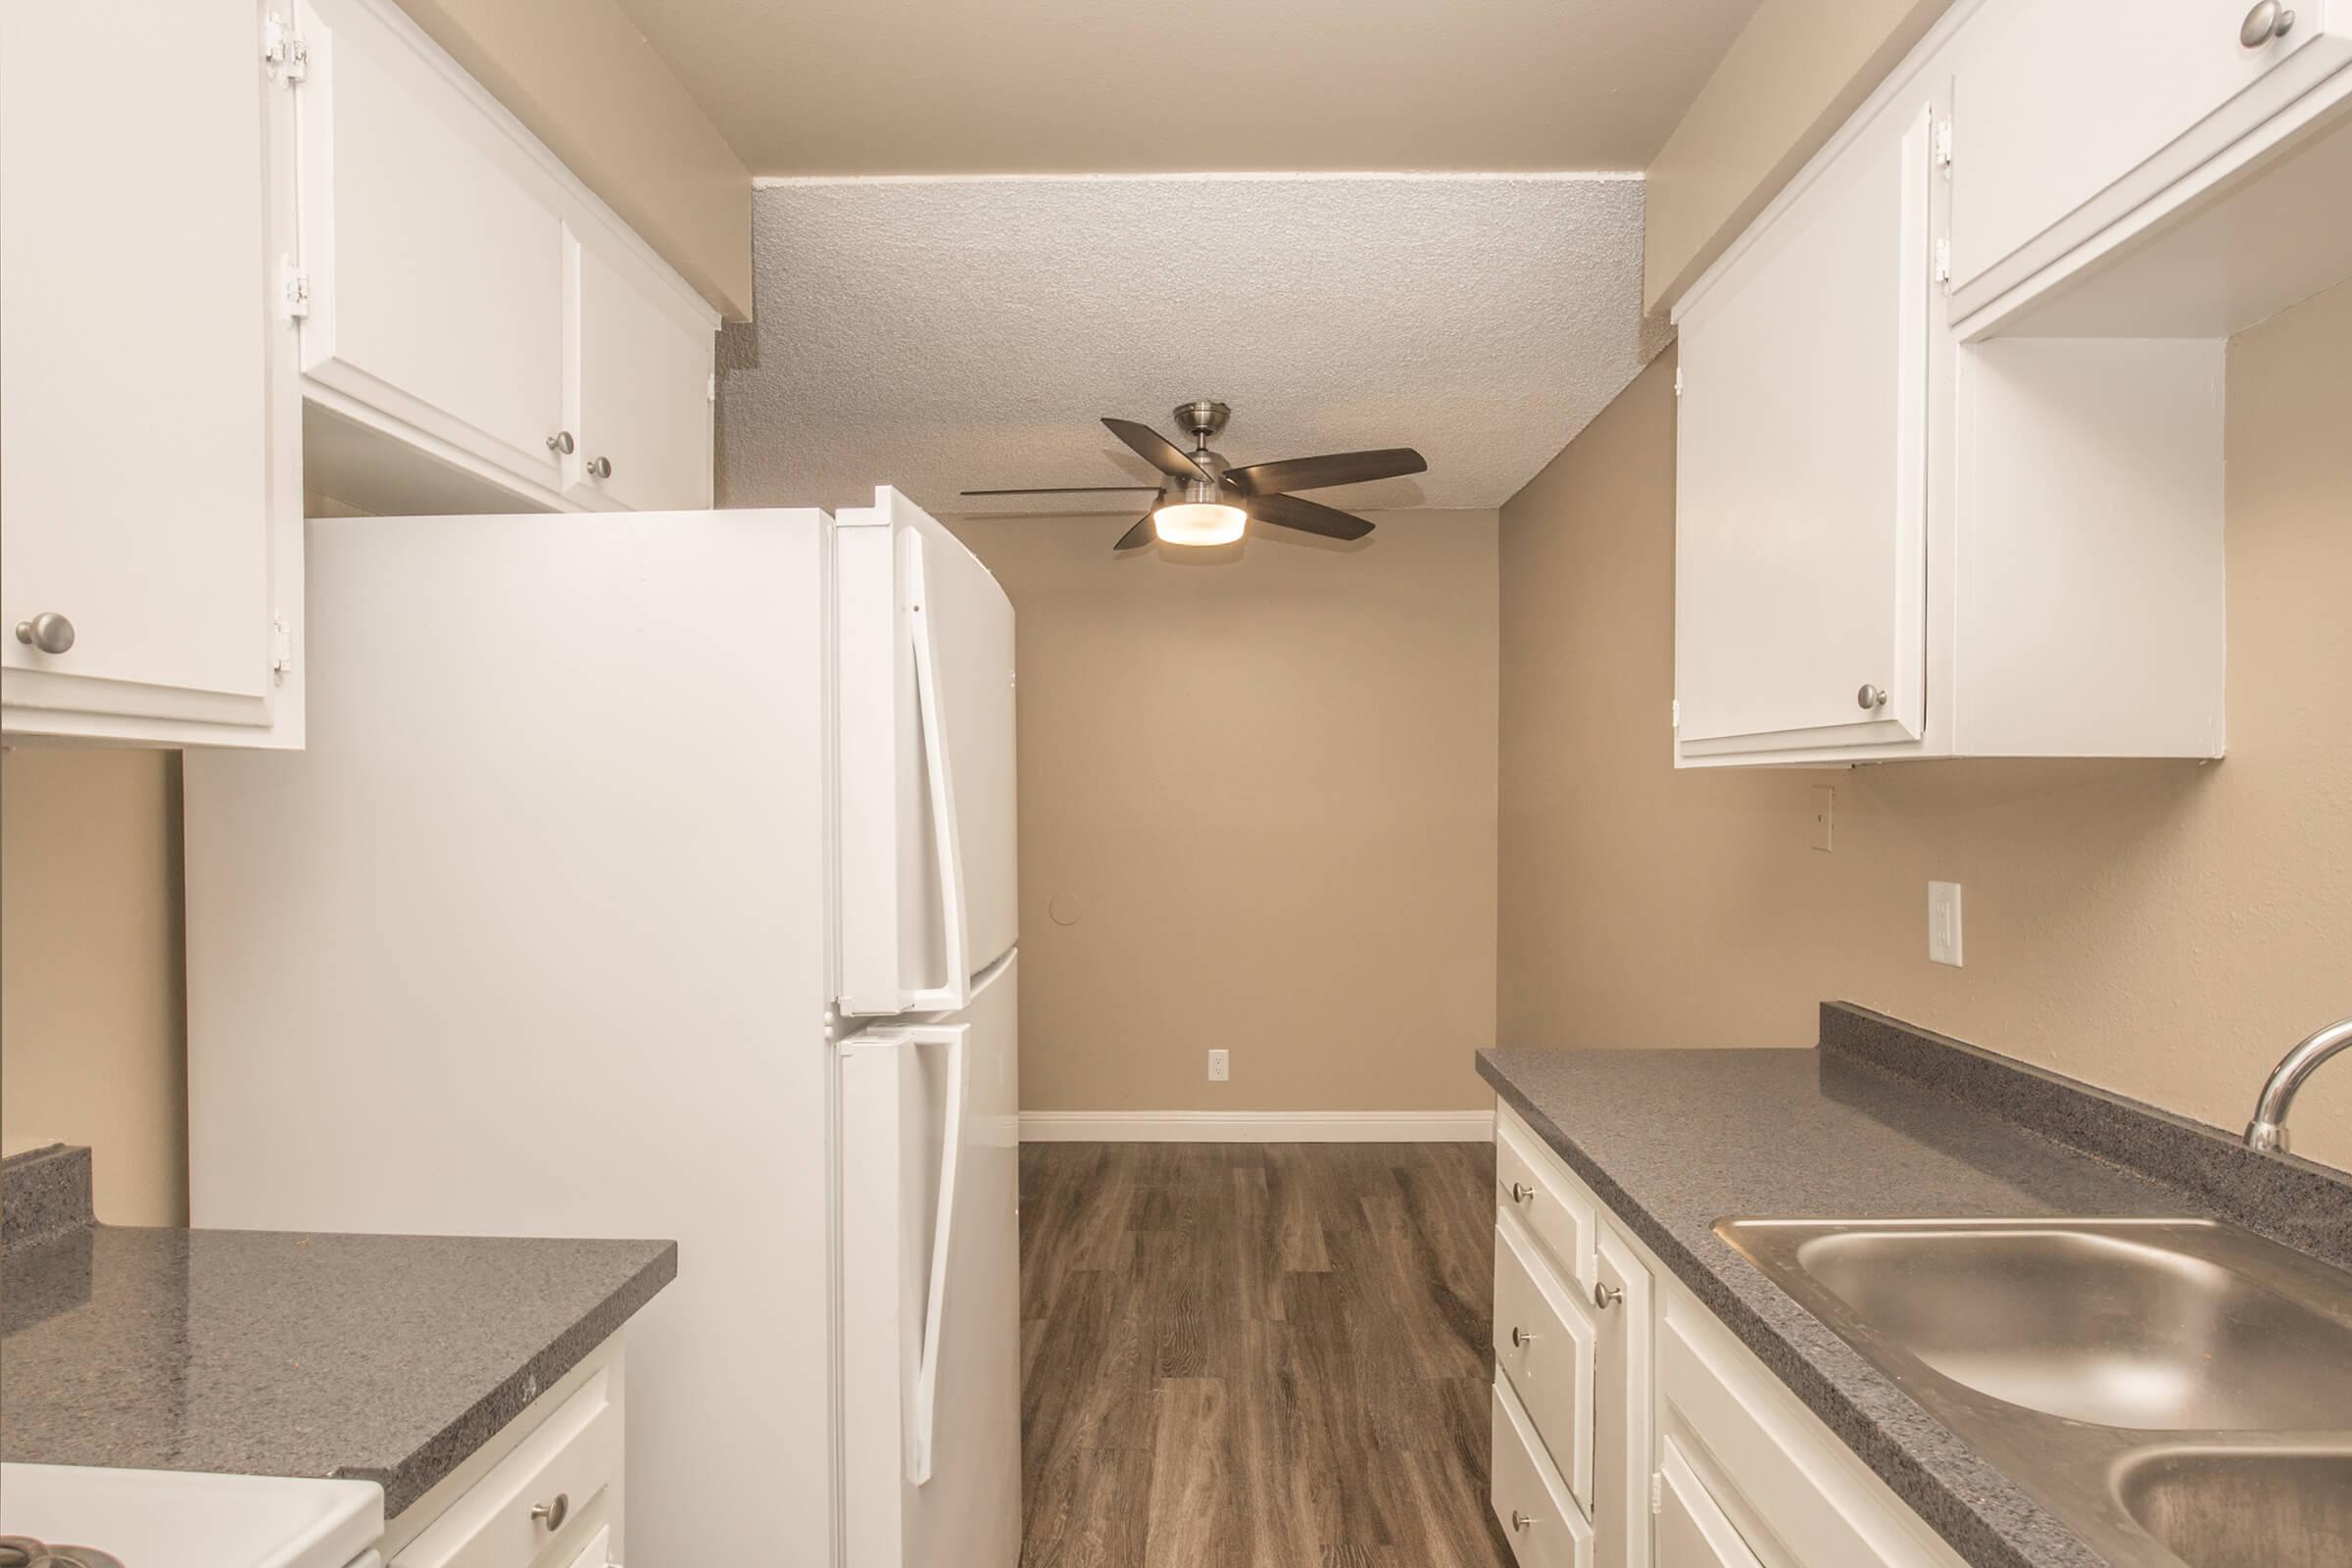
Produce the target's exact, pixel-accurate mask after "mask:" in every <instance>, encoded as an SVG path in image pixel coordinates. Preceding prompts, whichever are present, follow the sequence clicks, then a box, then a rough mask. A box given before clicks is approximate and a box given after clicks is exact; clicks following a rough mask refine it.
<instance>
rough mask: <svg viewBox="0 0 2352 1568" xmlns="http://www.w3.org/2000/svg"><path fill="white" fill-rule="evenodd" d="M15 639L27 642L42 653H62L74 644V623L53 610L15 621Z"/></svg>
mask: <svg viewBox="0 0 2352 1568" xmlns="http://www.w3.org/2000/svg"><path fill="white" fill-rule="evenodd" d="M17 641H19V642H21V643H29V644H31V645H32V646H33V647H35V648H38V649H39V650H40V651H41V652H42V653H44V654H62V653H64V652H65V651H66V650H67V649H69V648H71V647H73V622H72V621H70V620H68V619H67V618H66V617H65V616H63V615H61V614H59V613H57V612H56V611H54V610H44V611H42V612H41V613H39V614H37V615H35V616H33V617H32V618H31V619H30V620H20V621H18V622H17Z"/></svg>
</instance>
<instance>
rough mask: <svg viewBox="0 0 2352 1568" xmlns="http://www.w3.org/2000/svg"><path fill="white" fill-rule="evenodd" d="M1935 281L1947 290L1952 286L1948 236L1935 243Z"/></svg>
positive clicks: (1950, 248) (1950, 249)
mask: <svg viewBox="0 0 2352 1568" xmlns="http://www.w3.org/2000/svg"><path fill="white" fill-rule="evenodd" d="M1936 282H1937V283H1939V284H1941V285H1942V286H1943V287H1944V288H1947V289H1948V288H1950V287H1951V286H1952V242H1951V240H1950V238H1949V237H1948V236H1947V237H1944V238H1940V239H1937V240H1936Z"/></svg>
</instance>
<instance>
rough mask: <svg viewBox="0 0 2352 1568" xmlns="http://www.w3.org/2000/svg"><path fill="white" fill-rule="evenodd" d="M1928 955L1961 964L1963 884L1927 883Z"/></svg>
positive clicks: (1942, 961) (1930, 957)
mask: <svg viewBox="0 0 2352 1568" xmlns="http://www.w3.org/2000/svg"><path fill="white" fill-rule="evenodd" d="M1928 957H1929V959H1930V960H1931V961H1932V962H1936V963H1948V964H1950V965H1951V966H1952V967H1953V968H1955V969H1957V968H1959V967H1960V884H1959V883H1957V882H1931V883H1929V884H1928Z"/></svg>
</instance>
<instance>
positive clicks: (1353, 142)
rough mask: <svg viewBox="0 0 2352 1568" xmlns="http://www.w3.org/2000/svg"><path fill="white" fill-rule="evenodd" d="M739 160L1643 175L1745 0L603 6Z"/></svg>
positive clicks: (839, 165) (765, 1) (962, 169)
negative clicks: (630, 27) (615, 11)
mask: <svg viewBox="0 0 2352 1568" xmlns="http://www.w3.org/2000/svg"><path fill="white" fill-rule="evenodd" d="M620 3H621V6H622V7H623V9H625V10H626V11H627V12H628V14H629V15H630V17H631V18H632V19H633V20H634V21H635V22H636V23H637V25H638V26H639V27H640V28H641V29H643V31H644V32H645V35H646V38H647V40H648V41H649V42H651V43H652V45H653V46H654V48H655V50H656V51H657V52H659V53H660V54H661V56H662V59H663V60H664V61H666V62H667V63H668V65H669V67H670V69H671V70H672V71H674V72H675V73H677V75H678V78H679V80H681V81H683V82H684V83H685V84H686V87H687V90H688V91H690V92H691V93H693V94H694V97H695V100H696V101H697V102H698V103H700V104H701V105H702V106H703V109H704V112H705V113H707V114H709V115H710V117H711V123H713V124H715V125H716V126H717V127H718V129H719V132H720V134H722V135H724V136H725V137H726V138H727V140H728V141H729V142H730V143H732V144H733V146H734V148H735V151H736V154H737V155H738V156H739V157H741V158H742V159H743V161H744V163H745V164H747V165H749V166H750V168H751V170H752V172H754V173H756V174H952V173H982V174H1009V173H1096V172H1166V171H1172V170H1195V169H1256V170H1267V169H1272V170H1287V169H1318V170H1333V169H1357V170H1366V169H1369V170H1378V169H1422V170H1440V169H1454V170H1495V169H1529V170H1549V169H1644V168H1647V167H1648V165H1649V161H1650V158H1651V157H1652V156H1653V155H1654V154H1655V153H1656V152H1657V150H1658V148H1659V146H1660V145H1661V144H1662V143H1663V142H1664V141H1665V139H1666V134H1667V132H1668V131H1670V130H1672V129H1673V128H1674V124H1675V123H1676V122H1677V121H1678V120H1680V119H1681V118H1682V114H1683V111H1684V110H1685V109H1687V108H1688V107H1690V104H1691V98H1692V97H1694V96H1695V95H1696V94H1697V92H1698V88H1699V85H1700V83H1702V82H1704V81H1705V80H1706V79H1707V75H1708V73H1710V72H1712V71H1713V70H1714V69H1715V66H1716V63H1717V62H1718V61H1720V60H1721V59H1722V58H1723V54H1724V51H1725V50H1726V49H1727V48H1729V47H1730V46H1731V41H1732V39H1733V38H1734V37H1735V36H1736V35H1737V34H1738V32H1739V30H1740V27H1741V26H1742V25H1745V23H1746V21H1747V19H1748V17H1749V16H1750V14H1752V13H1753V12H1754V10H1755V8H1756V0H1665V3H1663V4H1661V3H1660V0H1440V3H1436V4H1432V3H1431V0H1186V3H1185V4H1183V5H1145V4H1139V3H1137V0H1021V3H1019V4H1013V5H1003V4H999V5H975V4H972V3H971V0H853V3H850V4H842V3H840V0H826V3H821V4H820V3H816V0H620Z"/></svg>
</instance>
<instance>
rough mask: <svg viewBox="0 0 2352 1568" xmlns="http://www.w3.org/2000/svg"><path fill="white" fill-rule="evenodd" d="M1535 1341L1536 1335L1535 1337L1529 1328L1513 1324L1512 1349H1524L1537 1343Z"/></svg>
mask: <svg viewBox="0 0 2352 1568" xmlns="http://www.w3.org/2000/svg"><path fill="white" fill-rule="evenodd" d="M1535 1341H1536V1337H1535V1336H1534V1335H1533V1334H1530V1333H1528V1332H1527V1330H1525V1329H1523V1328H1520V1327H1518V1326H1517V1325H1513V1326H1512V1329H1511V1348H1512V1349H1514V1350H1524V1349H1526V1348H1528V1347H1529V1346H1530V1345H1533V1344H1534V1343H1535Z"/></svg>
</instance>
